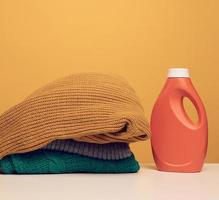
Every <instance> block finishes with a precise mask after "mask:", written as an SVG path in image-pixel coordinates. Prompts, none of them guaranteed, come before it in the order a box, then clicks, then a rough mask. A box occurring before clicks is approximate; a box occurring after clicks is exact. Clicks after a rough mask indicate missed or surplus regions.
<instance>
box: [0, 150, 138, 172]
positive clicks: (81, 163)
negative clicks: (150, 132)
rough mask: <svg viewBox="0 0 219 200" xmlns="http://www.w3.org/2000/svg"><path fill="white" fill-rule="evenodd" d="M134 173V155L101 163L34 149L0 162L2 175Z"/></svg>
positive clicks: (91, 159)
mask: <svg viewBox="0 0 219 200" xmlns="http://www.w3.org/2000/svg"><path fill="white" fill-rule="evenodd" d="M138 170H139V164H138V162H137V161H136V160H135V157H134V155H131V156H130V157H128V158H125V159H121V160H101V159H96V158H90V157H86V156H81V155H77V154H72V153H66V152H61V151H52V150H37V151H33V152H29V153H23V154H13V155H9V156H6V157H4V158H3V159H2V160H0V171H1V172H2V173H5V174H61V173H77V172H78V173H80V172H81V173H83V172H85V173H134V172H137V171H138Z"/></svg>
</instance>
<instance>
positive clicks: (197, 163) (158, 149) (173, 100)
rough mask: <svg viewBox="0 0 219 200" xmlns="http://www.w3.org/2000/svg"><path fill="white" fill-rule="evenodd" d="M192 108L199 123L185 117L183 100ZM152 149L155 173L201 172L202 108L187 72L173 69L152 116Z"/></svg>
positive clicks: (203, 149) (203, 143) (205, 126)
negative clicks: (158, 171) (195, 111)
mask: <svg viewBox="0 0 219 200" xmlns="http://www.w3.org/2000/svg"><path fill="white" fill-rule="evenodd" d="M184 97H187V98H188V99H189V100H190V101H191V102H192V103H193V105H194V106H195V108H196V110H197V114H198V122H197V123H194V122H193V121H192V120H191V119H190V118H189V116H188V115H187V113H186V111H185V108H184V106H183V99H184ZM151 131H152V136H151V146H152V152H153V156H154V160H155V163H156V166H157V168H158V170H160V171H168V172H200V171H201V169H202V166H203V163H204V159H205V156H206V152H207V143H208V124H207V117H206V112H205V108H204V106H203V103H202V101H201V99H200V97H199V95H198V94H197V92H196V90H195V88H194V86H193V84H192V82H191V79H190V77H189V71H188V69H185V68H172V69H169V71H168V78H167V81H166V84H165V86H164V88H163V90H162V91H161V93H160V95H159V97H158V99H157V101H156V103H155V105H154V108H153V111H152V116H151Z"/></svg>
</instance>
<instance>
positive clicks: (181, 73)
mask: <svg viewBox="0 0 219 200" xmlns="http://www.w3.org/2000/svg"><path fill="white" fill-rule="evenodd" d="M168 77H190V76H189V69H187V68H170V69H168Z"/></svg>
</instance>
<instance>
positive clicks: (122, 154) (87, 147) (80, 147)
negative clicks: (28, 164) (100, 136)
mask: <svg viewBox="0 0 219 200" xmlns="http://www.w3.org/2000/svg"><path fill="white" fill-rule="evenodd" d="M43 149H49V150H57V151H62V152H68V153H75V154H79V155H83V156H88V157H92V158H98V159H103V160H120V159H124V158H128V157H130V156H131V155H132V152H131V150H130V148H129V145H128V144H127V143H108V144H93V143H88V142H77V141H74V140H55V141H53V142H51V143H49V144H48V145H46V146H45V147H43Z"/></svg>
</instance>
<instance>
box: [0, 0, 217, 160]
mask: <svg viewBox="0 0 219 200" xmlns="http://www.w3.org/2000/svg"><path fill="white" fill-rule="evenodd" d="M218 19H219V3H218V1H217V0H215V1H213V0H208V1H206V0H199V1H197V0H110V1H105V0H79V1H76V0H36V1H33V0H19V1H12V0H0V112H3V111H5V110H6V109H8V108H9V107H10V106H12V105H14V104H16V103H18V102H20V101H21V100H22V99H23V98H25V97H26V96H27V95H29V94H30V93H31V92H32V91H33V90H34V89H36V88H38V87H40V86H42V85H44V84H45V83H47V82H49V81H52V80H54V79H56V78H59V77H63V76H65V75H68V74H71V73H76V72H85V71H86V72H88V71H95V72H104V73H117V74H120V75H122V76H124V77H125V78H126V79H128V80H129V82H130V83H131V84H132V86H133V87H134V88H135V89H136V91H137V93H138V95H139V97H140V98H141V100H142V103H143V105H144V108H145V112H146V115H147V118H148V119H150V113H151V110H152V107H153V104H154V102H155V100H156V97H157V96H158V94H159V92H160V90H161V88H162V86H163V84H164V81H165V79H166V72H167V69H168V67H172V66H176V67H189V68H190V70H191V75H192V80H193V83H194V85H195V87H196V89H197V90H198V92H199V94H200V96H201V97H202V99H203V102H204V104H205V106H206V110H207V113H208V119H209V149H208V155H207V162H219V151H218V149H219V123H218V119H219V111H218V108H219V98H218V91H219V83H218V82H219V76H218V73H219V70H218V67H219V22H218ZM192 115H194V113H193V114H192ZM132 148H133V150H134V152H135V153H136V155H137V158H138V159H139V160H140V161H142V162H151V161H152V155H151V150H150V142H149V141H147V142H142V143H137V144H134V145H132Z"/></svg>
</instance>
